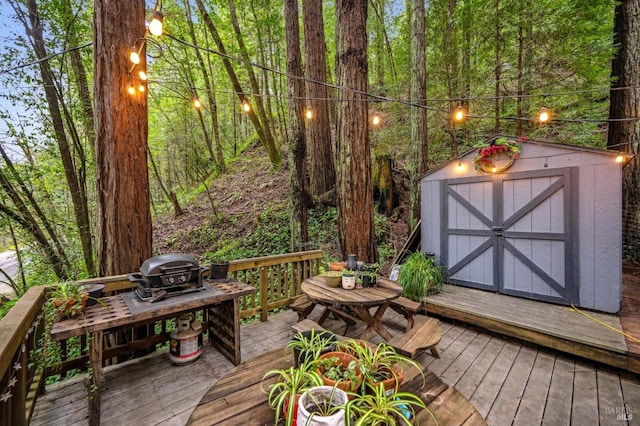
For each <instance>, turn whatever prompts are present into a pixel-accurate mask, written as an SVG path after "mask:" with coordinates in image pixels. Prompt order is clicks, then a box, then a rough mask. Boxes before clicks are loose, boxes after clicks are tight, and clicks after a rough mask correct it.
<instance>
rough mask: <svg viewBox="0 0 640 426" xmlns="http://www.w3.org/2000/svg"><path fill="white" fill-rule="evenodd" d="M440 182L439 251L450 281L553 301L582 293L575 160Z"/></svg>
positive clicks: (570, 299) (569, 300)
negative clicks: (576, 253)
mask: <svg viewBox="0 0 640 426" xmlns="http://www.w3.org/2000/svg"><path fill="white" fill-rule="evenodd" d="M442 185H443V187H442V194H443V199H442V205H443V209H442V218H441V220H442V222H441V223H442V224H443V226H442V228H441V229H442V239H441V242H442V247H441V253H442V256H441V258H442V260H443V262H444V263H445V265H446V266H447V278H448V281H449V282H451V283H454V284H459V285H464V286H469V287H474V288H480V289H486V290H492V291H496V292H500V293H504V294H509V295H515V296H522V297H527V298H531V299H536V300H544V301H549V302H555V303H563V304H570V303H572V302H574V301H577V300H578V288H577V285H576V284H575V283H574V282H575V278H574V277H575V274H574V273H573V272H574V265H573V251H574V248H575V247H576V241H574V238H575V237H574V236H575V235H577V232H572V229H571V223H572V220H573V215H572V204H573V203H572V197H571V169H570V168H565V169H552V170H540V171H531V172H521V173H511V174H500V175H487V176H482V177H470V178H461V179H449V180H444V181H442ZM575 223H577V221H575Z"/></svg>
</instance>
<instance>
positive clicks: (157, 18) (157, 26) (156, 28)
mask: <svg viewBox="0 0 640 426" xmlns="http://www.w3.org/2000/svg"><path fill="white" fill-rule="evenodd" d="M163 21H164V16H163V15H162V12H160V11H158V10H156V11H154V12H153V17H152V18H151V22H149V32H150V33H151V34H153V35H154V36H156V37H160V36H161V35H162V22H163Z"/></svg>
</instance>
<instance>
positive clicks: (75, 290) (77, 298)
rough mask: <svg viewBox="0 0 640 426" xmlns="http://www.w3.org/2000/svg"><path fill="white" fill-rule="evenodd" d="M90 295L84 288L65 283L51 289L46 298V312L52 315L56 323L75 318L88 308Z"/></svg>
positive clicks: (69, 282) (68, 282)
mask: <svg viewBox="0 0 640 426" xmlns="http://www.w3.org/2000/svg"><path fill="white" fill-rule="evenodd" d="M88 299H89V293H88V292H87V291H86V290H85V288H84V287H83V286H79V285H76V284H75V283H73V282H71V281H63V282H60V283H58V284H56V285H55V286H53V287H51V289H50V290H49V292H48V293H47V296H46V302H45V310H46V311H49V312H51V313H52V318H53V320H54V321H57V320H60V319H63V318H71V317H75V316H77V315H79V314H81V313H82V312H84V309H85V308H86V306H87V300H88Z"/></svg>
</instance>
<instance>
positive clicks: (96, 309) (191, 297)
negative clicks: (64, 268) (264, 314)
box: [51, 278, 256, 340]
mask: <svg viewBox="0 0 640 426" xmlns="http://www.w3.org/2000/svg"><path fill="white" fill-rule="evenodd" d="M203 283H204V285H205V286H206V287H207V291H203V292H194V293H187V294H184V295H180V296H173V297H169V298H167V299H165V300H162V301H159V302H153V303H151V302H141V303H144V304H148V306H149V308H144V309H143V310H142V311H140V312H137V313H135V312H132V311H131V309H130V308H129V306H127V303H125V298H123V295H125V296H126V295H127V294H128V293H122V294H117V295H115V296H108V297H103V298H100V302H99V303H96V304H95V305H92V306H88V307H87V308H86V310H85V312H84V314H82V315H78V316H77V317H74V318H67V319H64V320H61V321H57V322H55V323H54V324H53V326H52V327H51V337H52V339H53V340H63V339H67V338H69V337H73V336H80V335H83V334H85V333H91V332H95V331H103V330H107V329H111V328H115V327H119V326H128V325H132V324H135V323H142V322H145V321H148V320H161V319H164V318H169V317H172V316H178V315H180V314H181V313H185V312H189V311H193V310H196V309H200V308H202V307H205V306H209V305H213V304H215V303H218V302H223V301H225V300H231V299H234V298H237V297H240V296H244V295H247V294H251V293H255V291H256V289H255V288H254V287H252V286H250V285H247V284H245V283H242V282H240V281H237V280H235V279H232V278H226V279H221V280H204V282H203ZM182 296H185V297H182ZM187 296H188V297H187ZM130 299H133V298H130Z"/></svg>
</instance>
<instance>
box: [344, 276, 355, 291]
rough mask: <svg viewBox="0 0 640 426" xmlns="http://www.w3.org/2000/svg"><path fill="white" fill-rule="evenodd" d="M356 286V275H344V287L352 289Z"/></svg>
mask: <svg viewBox="0 0 640 426" xmlns="http://www.w3.org/2000/svg"><path fill="white" fill-rule="evenodd" d="M355 287H356V276H355V275H353V276H351V277H345V276H344V275H343V276H342V288H345V289H347V290H351V289H352V288H355Z"/></svg>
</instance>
